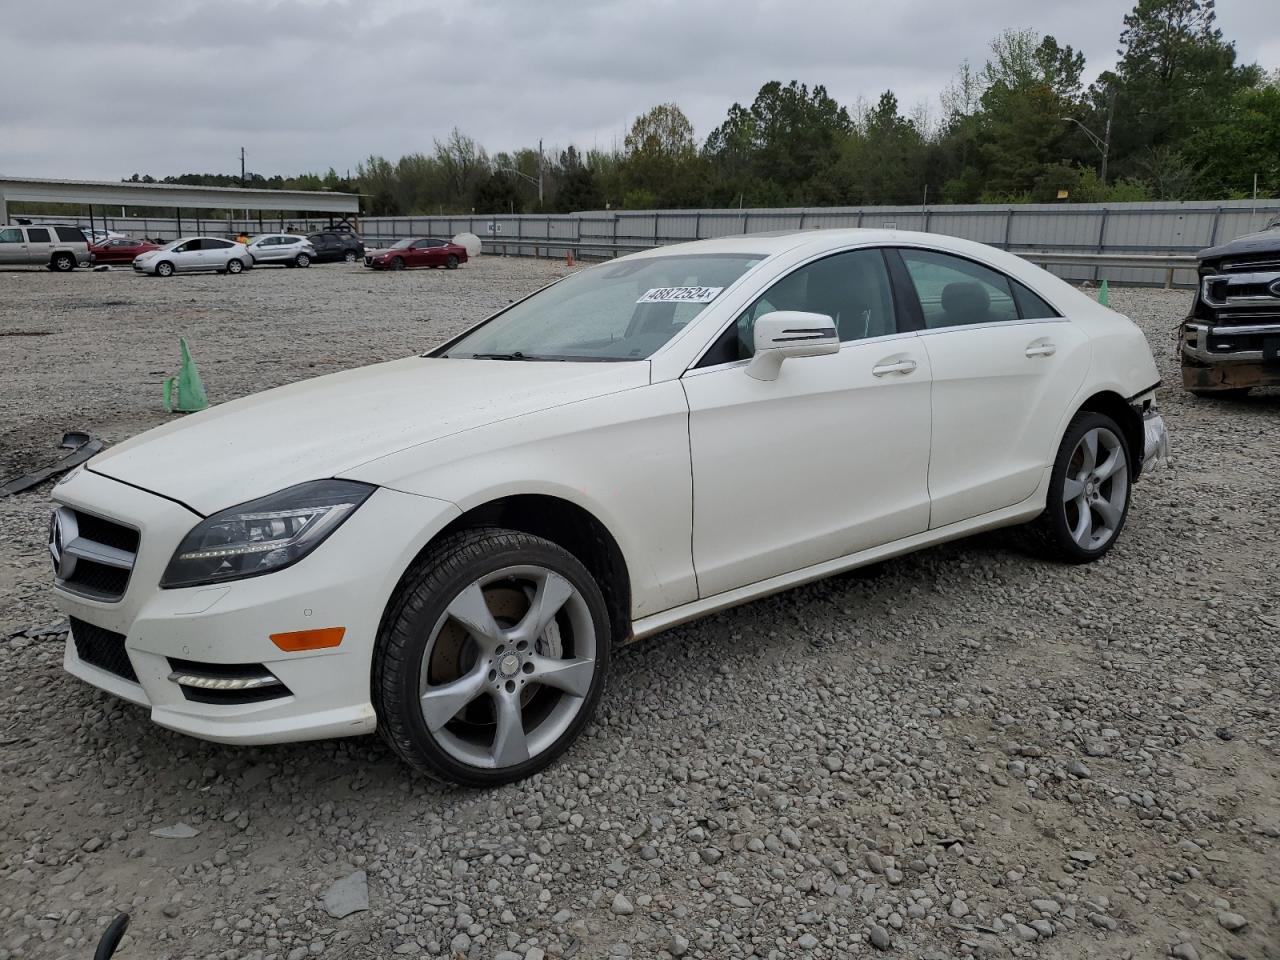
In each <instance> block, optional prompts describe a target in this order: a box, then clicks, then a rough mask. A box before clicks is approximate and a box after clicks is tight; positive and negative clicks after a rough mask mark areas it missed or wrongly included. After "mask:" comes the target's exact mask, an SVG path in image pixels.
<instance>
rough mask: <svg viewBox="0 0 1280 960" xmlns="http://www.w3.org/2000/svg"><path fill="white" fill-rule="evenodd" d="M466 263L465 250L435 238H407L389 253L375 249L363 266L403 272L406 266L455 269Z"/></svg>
mask: <svg viewBox="0 0 1280 960" xmlns="http://www.w3.org/2000/svg"><path fill="white" fill-rule="evenodd" d="M466 262H467V248H466V247H460V246H458V244H456V243H452V242H451V241H449V240H436V239H434V238H432V237H408V238H406V239H404V240H401V241H400V242H399V243H397V244H396V245H395V246H393V247H391V248H390V249H388V250H375V251H373V252H372V253H368V254H366V255H365V258H364V265H365V266H366V267H373V269H375V270H403V269H404V268H405V267H445V268H446V269H449V270H454V269H457V266H458V264H460V263H466Z"/></svg>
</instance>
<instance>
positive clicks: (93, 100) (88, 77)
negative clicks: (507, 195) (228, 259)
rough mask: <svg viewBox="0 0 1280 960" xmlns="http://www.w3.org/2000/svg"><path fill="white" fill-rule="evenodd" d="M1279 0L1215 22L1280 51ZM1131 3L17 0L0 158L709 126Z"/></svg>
mask: <svg viewBox="0 0 1280 960" xmlns="http://www.w3.org/2000/svg"><path fill="white" fill-rule="evenodd" d="M1272 3H1273V0H1236V2H1235V3H1233V4H1231V5H1230V6H1227V5H1224V6H1223V7H1222V9H1220V10H1219V17H1220V22H1221V25H1222V27H1223V29H1224V32H1225V33H1226V35H1227V37H1228V38H1229V39H1234V40H1235V41H1236V42H1237V47H1238V49H1239V52H1240V54H1241V57H1242V59H1244V60H1258V61H1260V62H1262V63H1263V65H1264V66H1268V67H1274V66H1276V65H1277V62H1278V61H1280V20H1277V18H1276V17H1275V16H1274V15H1273V11H1272V9H1271V6H1272ZM1128 6H1129V5H1128V4H1127V3H1125V2H1123V0H1121V2H1117V0H1077V2H1075V3H1073V4H1070V5H1059V4H1054V5H1043V4H1027V3H1025V2H1022V0H968V2H966V3H963V4H959V3H953V2H946V0H930V2H923V0H899V2H896V3H877V4H872V3H869V2H865V0H789V2H783V0H757V2H753V3H748V2H745V0H679V2H677V0H642V2H637V0H592V2H589V3H585V4H584V3H572V2H552V0H472V2H471V3H467V4H447V3H439V2H429V0H421V2H419V0H358V2H356V0H249V2H244V0H220V2H218V3H209V2H207V0H129V2H128V3H121V4H103V3H101V2H100V0H94V2H85V0H63V2H61V3H58V4H38V5H37V4H35V3H27V2H20V3H14V4H7V5H6V7H7V9H6V11H5V17H4V22H5V29H4V31H3V32H0V63H3V64H4V68H5V72H6V75H7V76H8V77H10V78H12V77H23V78H24V81H23V84H22V86H20V87H18V86H14V85H12V84H7V85H6V95H5V97H4V98H3V102H2V103H0V172H5V173H10V174H18V175H24V176H49V177H86V178H102V179H114V178H117V177H121V176H127V175H129V174H131V173H133V172H135V171H137V172H143V173H151V174H154V175H157V176H162V175H166V174H171V173H183V172H216V171H223V172H233V171H236V170H238V164H239V150H240V147H241V146H244V147H245V149H246V151H247V154H248V159H249V167H250V169H252V170H254V171H256V172H259V173H263V174H267V175H271V174H275V173H284V174H289V173H296V172H302V171H320V172H323V171H324V170H326V169H328V168H329V167H331V166H332V167H334V168H336V169H338V170H339V171H345V170H347V169H354V168H355V166H356V164H357V163H359V162H360V161H361V160H362V159H364V158H365V157H367V156H369V155H370V154H371V153H376V154H382V155H384V156H388V157H391V158H393V159H394V158H397V157H399V156H400V155H402V154H405V153H409V152H413V151H429V150H430V149H431V148H432V142H433V140H434V139H435V138H437V137H439V138H443V137H444V136H446V135H447V134H448V132H449V131H450V130H451V129H452V128H453V127H455V126H456V127H459V128H461V129H462V130H463V131H465V132H466V133H468V134H469V135H471V136H473V137H475V138H476V139H477V140H478V141H480V142H481V143H482V144H484V145H485V146H486V147H487V148H489V149H490V150H506V149H513V148H515V147H520V146H528V145H531V144H534V143H536V142H537V140H538V138H539V137H541V138H543V140H544V141H545V143H546V145H547V147H548V148H551V147H553V146H564V145H567V144H569V143H575V144H577V145H578V146H580V147H584V148H589V147H592V146H598V147H602V148H609V147H611V146H613V145H614V144H615V143H619V144H620V143H621V140H622V137H623V135H624V133H625V131H626V129H627V127H628V125H629V123H630V121H631V119H632V118H633V117H634V116H635V115H636V114H638V113H640V112H641V111H643V110H645V109H647V108H648V107H650V106H652V105H654V104H656V103H662V102H666V101H675V102H677V103H679V104H680V105H681V107H682V108H683V109H684V110H685V112H686V113H687V114H688V115H689V116H690V118H691V119H692V121H693V123H694V128H695V130H696V132H697V133H698V135H699V136H700V137H702V136H705V135H706V134H707V133H709V132H710V131H711V130H712V129H713V128H714V127H715V126H716V125H717V124H718V123H719V122H720V121H721V120H722V119H723V117H724V115H725V111H726V110H727V109H728V107H729V106H730V104H732V103H734V102H735V101H739V102H743V103H749V102H750V101H751V99H752V98H753V96H754V94H755V92H756V90H758V89H759V87H760V86H761V85H762V84H764V83H765V82H767V81H769V80H775V79H776V80H782V81H784V82H785V81H789V80H792V79H797V80H800V81H802V82H805V83H809V84H816V83H822V84H825V85H826V87H827V89H828V91H829V92H830V93H831V95H832V96H834V97H835V98H836V99H837V100H839V101H840V102H841V103H844V104H846V105H852V104H853V103H855V102H856V101H858V100H859V99H865V100H869V101H874V100H875V98H876V97H878V96H879V94H880V93H881V92H882V91H884V90H887V89H893V90H894V91H895V92H896V93H897V94H898V99H899V101H900V103H902V104H903V108H904V109H910V108H911V106H913V105H914V104H916V103H919V102H922V101H924V102H927V103H928V104H929V105H930V107H931V109H933V111H934V112H935V113H936V112H937V95H938V93H939V92H940V91H941V90H942V88H943V87H944V86H945V85H946V83H947V82H948V80H949V79H950V78H951V76H952V75H953V74H954V72H955V70H956V67H957V66H958V64H959V63H960V62H961V61H962V60H966V59H967V60H969V61H970V62H971V63H974V64H975V65H981V63H982V62H983V61H984V60H985V57H986V53H987V46H988V44H989V42H990V40H991V38H992V37H994V36H995V35H996V34H998V33H999V32H1000V31H1001V30H1003V29H1006V28H1015V29H1019V28H1024V27H1030V28H1033V29H1036V30H1038V31H1040V32H1042V33H1051V34H1053V35H1054V36H1056V37H1057V38H1058V40H1059V41H1060V42H1063V43H1070V44H1072V45H1073V46H1075V47H1077V48H1078V49H1081V50H1083V51H1084V52H1085V53H1086V55H1087V56H1088V58H1089V72H1090V76H1092V75H1094V74H1096V73H1097V72H1098V71H1099V70H1101V69H1104V68H1106V67H1109V66H1110V65H1111V64H1112V63H1113V62H1114V60H1115V48H1116V46H1117V42H1118V40H1117V38H1118V37H1119V34H1120V30H1121V26H1122V18H1123V15H1124V13H1125V12H1126V11H1127V9H1128Z"/></svg>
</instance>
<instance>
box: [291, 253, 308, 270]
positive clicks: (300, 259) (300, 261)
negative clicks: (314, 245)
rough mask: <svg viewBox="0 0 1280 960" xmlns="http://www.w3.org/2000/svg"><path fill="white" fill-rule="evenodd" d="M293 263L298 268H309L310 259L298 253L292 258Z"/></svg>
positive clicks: (306, 255)
mask: <svg viewBox="0 0 1280 960" xmlns="http://www.w3.org/2000/svg"><path fill="white" fill-rule="evenodd" d="M293 262H294V263H296V264H297V265H298V266H300V267H309V266H311V257H310V256H309V255H308V254H305V253H300V254H298V255H297V256H296V257H295V258H294V260H293Z"/></svg>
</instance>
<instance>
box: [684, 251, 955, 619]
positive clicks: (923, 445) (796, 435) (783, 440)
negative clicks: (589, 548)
mask: <svg viewBox="0 0 1280 960" xmlns="http://www.w3.org/2000/svg"><path fill="white" fill-rule="evenodd" d="M772 310H804V311H809V312H814V313H822V314H826V315H828V316H830V317H832V318H833V319H834V320H835V322H836V327H837V329H838V330H839V333H840V338H841V341H842V343H843V346H842V347H841V350H840V352H839V353H838V354H833V355H829V356H824V357H808V358H803V359H791V360H787V361H785V362H784V363H783V364H782V369H781V372H780V374H779V376H778V379H776V380H772V381H760V380H755V379H753V378H752V377H750V376H748V375H747V372H746V360H747V358H749V357H750V355H751V353H752V352H753V347H752V339H751V338H752V332H753V324H754V321H755V319H756V318H758V317H760V316H762V315H764V314H765V313H768V312H770V311H772ZM681 382H682V383H683V384H684V388H685V394H686V396H687V397H688V401H689V408H690V414H689V445H690V450H691V454H692V459H693V496H694V510H693V527H694V529H693V560H694V567H695V569H696V571H697V576H698V592H699V595H700V596H702V597H709V596H713V595H715V594H718V593H723V592H724V591H726V590H732V589H734V588H735V587H740V586H744V585H746V584H750V583H755V582H758V581H761V580H767V579H769V578H770V577H775V576H778V575H780V574H785V573H788V572H790V571H794V570H799V569H802V568H804V567H807V566H811V565H813V564H817V563H821V562H822V561H824V560H832V559H835V558H837V557H842V556H845V555H847V554H851V553H856V552H858V551H861V550H865V549H868V548H870V547H874V546H877V545H879V544H883V543H888V542H890V541H893V540H898V539H901V538H903V537H907V536H910V535H912V534H917V533H922V532H923V531H925V530H926V529H928V525H929V491H928V487H927V482H926V481H927V476H928V468H929V416H930V407H929V390H930V371H929V356H928V354H927V353H926V352H925V350H924V348H923V347H922V346H921V345H920V338H919V336H918V335H917V334H916V333H915V332H914V331H909V330H901V329H900V328H899V324H898V311H897V310H896V309H895V305H894V295H893V292H892V289H891V286H890V282H889V274H888V271H887V269H886V264H885V260H884V254H883V253H882V251H880V250H878V249H870V250H868V249H863V250H854V251H848V252H845V253H840V254H835V255H833V256H828V257H824V258H822V259H819V260H816V261H813V262H811V263H809V264H806V265H804V266H801V267H799V268H797V269H796V270H795V271H793V272H792V273H791V274H789V275H788V276H786V277H784V278H782V279H781V280H779V281H778V282H777V283H775V284H774V285H773V286H772V287H771V288H770V289H769V290H768V291H767V292H766V293H765V294H764V295H763V296H762V297H760V299H759V300H757V301H756V302H755V303H754V304H753V305H752V306H751V307H750V308H749V309H748V310H746V311H745V312H744V313H743V314H742V316H740V317H739V318H738V320H737V321H736V322H735V323H734V324H733V325H732V326H731V327H730V328H729V329H728V330H727V331H725V333H724V334H723V335H722V336H721V338H720V340H719V341H717V343H716V344H715V345H714V346H713V347H712V348H711V350H710V351H708V354H707V355H706V356H705V357H704V358H703V360H702V361H700V363H699V365H698V366H697V367H695V368H694V369H692V370H690V371H689V372H688V373H686V374H685V376H684V378H683V380H682V381H681Z"/></svg>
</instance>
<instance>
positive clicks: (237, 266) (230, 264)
mask: <svg viewBox="0 0 1280 960" xmlns="http://www.w3.org/2000/svg"><path fill="white" fill-rule="evenodd" d="M243 269H244V264H243V263H241V262H240V261H239V260H237V259H235V258H234V257H232V258H231V259H230V260H228V261H227V273H239V272H240V271H241V270H243Z"/></svg>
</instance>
